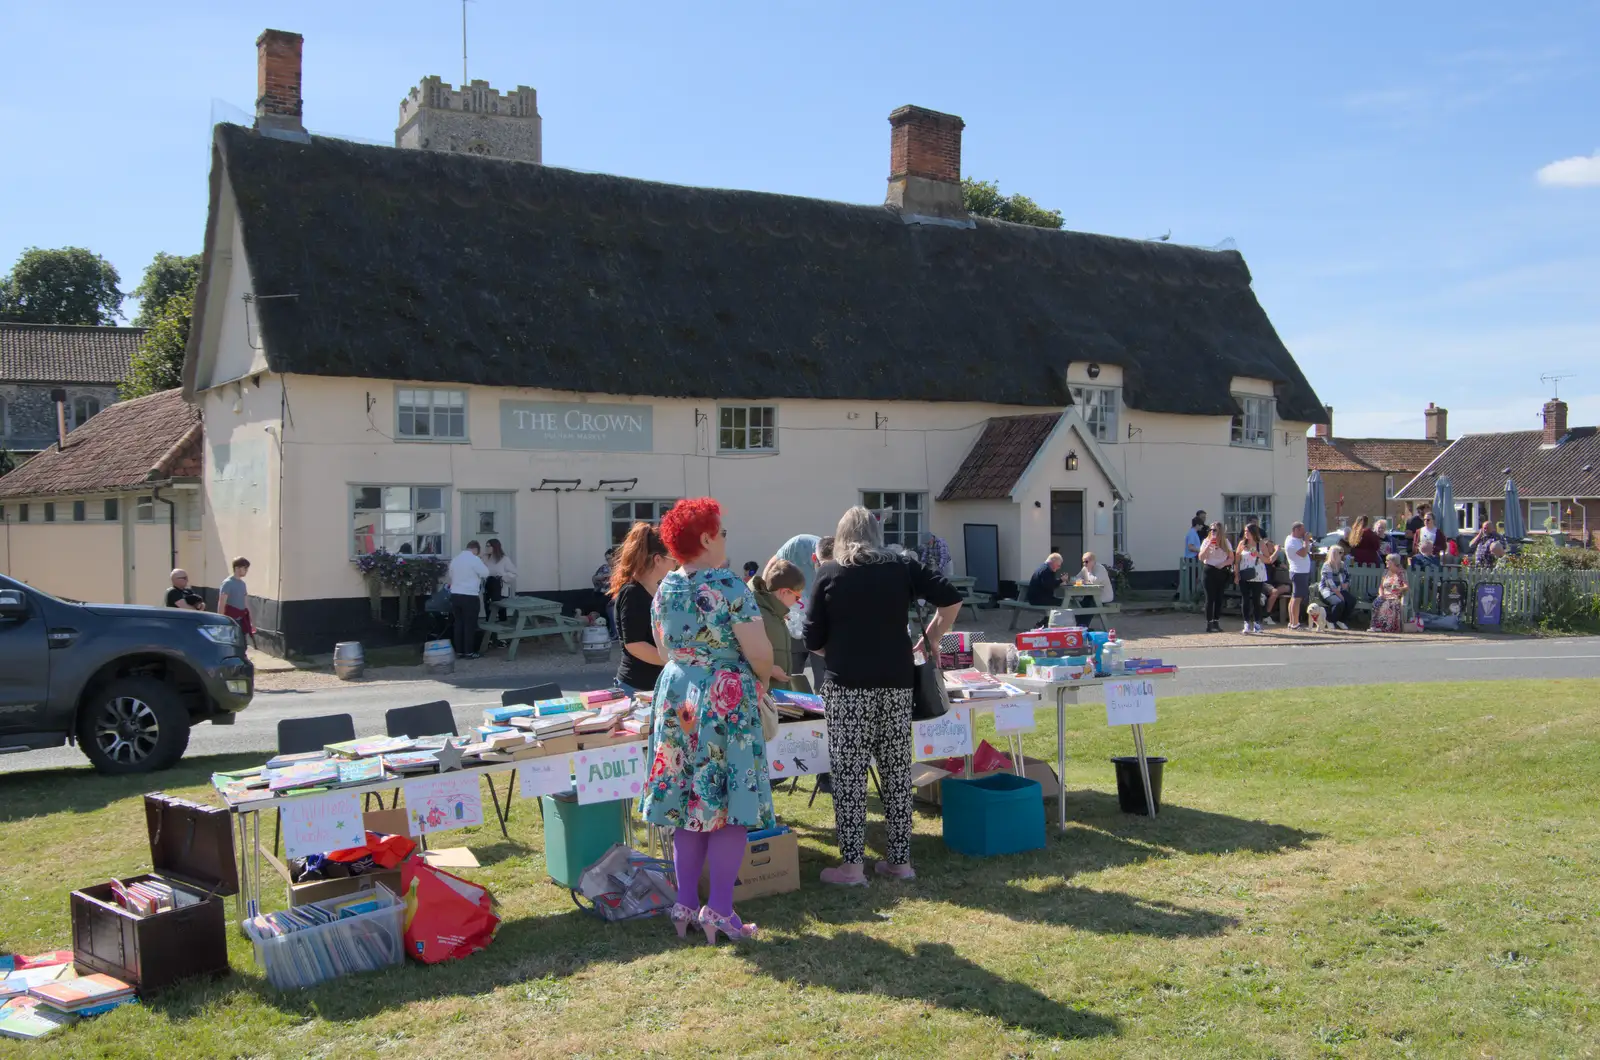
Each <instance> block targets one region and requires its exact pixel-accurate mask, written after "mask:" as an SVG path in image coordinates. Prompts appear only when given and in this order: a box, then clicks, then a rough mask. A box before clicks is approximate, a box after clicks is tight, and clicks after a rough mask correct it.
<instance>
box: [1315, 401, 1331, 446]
mask: <svg viewBox="0 0 1600 1060" xmlns="http://www.w3.org/2000/svg"><path fill="white" fill-rule="evenodd" d="M1322 411H1323V412H1326V413H1327V414H1328V422H1327V423H1319V424H1317V425H1316V426H1315V427H1313V428H1312V429H1311V433H1312V434H1313V435H1315V436H1316V437H1318V438H1332V437H1333V406H1332V405H1324V406H1322Z"/></svg>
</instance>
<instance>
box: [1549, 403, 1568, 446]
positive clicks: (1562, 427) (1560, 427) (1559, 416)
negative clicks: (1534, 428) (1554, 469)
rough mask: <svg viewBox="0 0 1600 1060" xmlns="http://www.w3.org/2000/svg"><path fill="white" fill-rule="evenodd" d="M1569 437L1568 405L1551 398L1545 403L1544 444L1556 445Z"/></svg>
mask: <svg viewBox="0 0 1600 1060" xmlns="http://www.w3.org/2000/svg"><path fill="white" fill-rule="evenodd" d="M1566 436H1567V403H1566V402H1565V401H1562V400H1561V399H1559V398H1551V399H1550V400H1549V401H1546V402H1545V403H1544V444H1545V445H1555V444H1556V443H1558V442H1560V441H1561V439H1563V438H1565V437H1566Z"/></svg>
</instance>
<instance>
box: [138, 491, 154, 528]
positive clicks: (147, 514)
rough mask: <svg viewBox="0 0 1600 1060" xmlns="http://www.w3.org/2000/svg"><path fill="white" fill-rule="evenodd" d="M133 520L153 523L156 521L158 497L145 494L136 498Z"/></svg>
mask: <svg viewBox="0 0 1600 1060" xmlns="http://www.w3.org/2000/svg"><path fill="white" fill-rule="evenodd" d="M133 521H134V522H136V523H153V522H155V521H156V499H155V498H154V497H152V496H144V497H136V498H135V499H134V502H133Z"/></svg>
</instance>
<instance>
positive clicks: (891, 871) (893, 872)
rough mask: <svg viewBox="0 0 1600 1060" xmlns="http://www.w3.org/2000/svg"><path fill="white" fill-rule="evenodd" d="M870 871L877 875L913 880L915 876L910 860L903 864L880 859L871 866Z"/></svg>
mask: <svg viewBox="0 0 1600 1060" xmlns="http://www.w3.org/2000/svg"><path fill="white" fill-rule="evenodd" d="M872 871H874V872H876V873H877V874H878V875H879V876H890V877H893V878H894V879H897V880H914V879H916V878H917V870H916V869H913V868H912V867H911V862H909V861H908V862H906V863H905V864H904V865H896V864H894V863H893V862H890V861H880V862H878V863H877V864H876V865H874V866H872Z"/></svg>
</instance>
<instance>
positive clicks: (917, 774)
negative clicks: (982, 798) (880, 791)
mask: <svg viewBox="0 0 1600 1060" xmlns="http://www.w3.org/2000/svg"><path fill="white" fill-rule="evenodd" d="M1009 772H1011V770H1009V769H991V770H989V771H988V772H985V773H976V772H975V773H973V774H972V775H971V776H969V777H964V778H962V779H964V780H981V779H982V778H984V777H992V776H994V775H995V774H996V773H1009ZM953 775H954V774H952V773H949V772H946V771H945V770H943V769H940V768H938V767H937V766H930V765H928V764H927V763H926V762H918V763H917V764H916V765H915V766H913V767H912V772H911V783H912V784H913V785H915V792H916V799H917V801H918V802H924V803H928V804H929V805H932V806H942V805H943V804H944V803H943V793H942V791H941V790H940V787H939V782H940V781H941V780H943V779H944V778H945V777H948V776H953ZM1022 775H1023V776H1025V777H1027V778H1028V779H1029V780H1034V781H1038V783H1039V787H1040V789H1041V792H1042V794H1043V796H1044V797H1045V798H1046V799H1053V798H1055V797H1056V796H1057V795H1059V794H1061V781H1060V779H1059V778H1057V777H1056V771H1055V767H1053V766H1052V765H1050V763H1049V762H1046V761H1043V760H1042V759H1038V758H1030V757H1029V756H1027V755H1023V756H1022Z"/></svg>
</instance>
